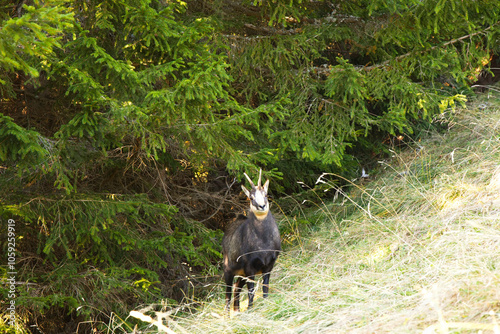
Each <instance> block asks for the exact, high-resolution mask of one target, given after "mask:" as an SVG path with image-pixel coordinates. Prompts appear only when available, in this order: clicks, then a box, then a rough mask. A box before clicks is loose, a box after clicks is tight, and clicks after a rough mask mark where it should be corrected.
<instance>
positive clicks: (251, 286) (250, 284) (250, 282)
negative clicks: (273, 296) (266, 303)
mask: <svg viewBox="0 0 500 334" xmlns="http://www.w3.org/2000/svg"><path fill="white" fill-rule="evenodd" d="M247 288H248V308H250V307H252V305H253V297H254V296H255V276H253V275H252V276H249V277H248V278H247Z"/></svg>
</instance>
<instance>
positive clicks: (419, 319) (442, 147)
mask: <svg viewBox="0 0 500 334" xmlns="http://www.w3.org/2000/svg"><path fill="white" fill-rule="evenodd" d="M447 117H448V119H451V120H452V121H451V123H449V129H448V130H447V131H444V132H443V131H441V132H439V133H438V132H432V133H429V135H428V136H427V138H426V139H424V140H422V141H420V142H415V143H411V144H410V145H409V147H406V148H404V149H402V150H394V152H393V157H392V158H390V159H388V160H385V161H379V167H378V169H377V170H373V171H371V172H370V174H371V175H370V179H368V180H365V181H364V182H360V181H359V180H358V181H355V182H354V183H353V184H352V187H350V188H351V190H350V191H349V192H348V193H344V192H343V191H342V189H337V188H335V184H333V183H330V181H329V179H333V177H332V176H330V175H323V176H322V177H321V178H320V179H319V182H320V183H323V185H324V186H325V187H327V188H328V187H330V191H336V192H337V195H338V196H337V198H336V200H335V201H334V202H333V203H332V202H323V203H322V204H321V205H319V206H317V207H316V208H313V209H309V210H308V211H305V213H302V214H300V215H297V216H295V217H290V216H282V217H280V218H281V219H280V220H281V223H280V224H281V227H282V229H283V230H287V231H292V232H291V233H292V235H287V238H288V239H294V241H293V245H291V246H288V247H286V249H285V250H286V251H285V252H284V253H283V254H282V255H281V256H280V258H279V260H278V264H277V267H276V268H275V270H274V271H273V273H272V275H271V294H270V297H269V298H268V299H266V300H263V299H262V298H259V297H260V295H261V293H262V292H261V290H260V291H259V292H258V295H257V301H256V305H255V307H254V308H253V309H251V310H248V311H247V310H245V307H243V312H241V313H238V314H232V313H231V317H230V318H229V319H228V318H226V317H225V316H224V311H223V309H224V295H223V286H222V280H221V282H220V285H217V286H213V287H212V293H211V294H210V297H209V298H208V299H206V300H203V301H199V300H197V301H193V305H195V306H191V308H190V307H188V306H185V307H182V308H177V309H175V310H171V311H169V312H167V313H164V314H163V316H164V320H165V321H164V324H166V325H167V326H168V328H169V330H171V331H173V332H175V333H278V332H279V333H346V332H349V333H421V332H423V333H468V332H471V333H472V332H474V333H477V332H480V331H482V333H500V325H499V323H500V261H499V259H500V93H498V92H496V91H495V90H493V89H492V90H490V92H489V93H488V94H484V95H481V96H479V97H478V98H476V99H475V100H474V101H471V102H469V103H468V105H467V108H461V109H458V110H457V111H455V112H454V113H452V114H450V115H448V116H447ZM437 121H438V120H437ZM277 210H278V209H277V206H274V211H277ZM300 226H302V227H300ZM304 226H305V227H304ZM258 288H259V289H260V286H259V287H258ZM244 292H245V295H246V289H245V291H244ZM245 299H246V297H244V301H245ZM142 311H143V313H147V312H146V310H142ZM151 315H153V318H154V317H155V316H157V315H159V313H157V314H156V315H154V314H151ZM153 328H154V326H153Z"/></svg>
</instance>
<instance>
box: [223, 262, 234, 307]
mask: <svg viewBox="0 0 500 334" xmlns="http://www.w3.org/2000/svg"><path fill="white" fill-rule="evenodd" d="M233 279H234V275H233V274H232V273H231V272H230V271H226V272H224V281H225V282H226V311H227V312H228V313H229V311H230V309H231V297H232V294H233Z"/></svg>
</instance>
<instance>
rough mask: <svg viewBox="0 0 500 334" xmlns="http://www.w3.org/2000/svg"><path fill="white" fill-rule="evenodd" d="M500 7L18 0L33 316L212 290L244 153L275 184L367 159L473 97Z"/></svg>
mask: <svg viewBox="0 0 500 334" xmlns="http://www.w3.org/2000/svg"><path fill="white" fill-rule="evenodd" d="M499 22H500V8H499V7H498V4H497V1H496V0H480V1H475V0H465V1H463V0H425V1H421V0H411V1H407V0H404V1H401V0H390V1H388V0H376V1H369V0H356V1H341V0H331V1H311V2H302V1H298V0H294V1H281V0H276V1H255V2H250V1H243V0H235V1H233V0H214V1H204V0H193V1H188V2H183V1H172V2H167V1H160V0H133V1H94V0H90V1H89V0H76V1H67V0H46V1H42V0H27V1H26V0H25V1H3V2H2V3H1V8H0V54H1V57H0V94H1V104H0V216H1V219H2V231H4V230H3V228H4V226H5V225H6V224H4V222H6V221H7V219H14V220H15V221H16V236H17V239H16V240H17V243H16V249H17V267H16V270H17V272H18V274H17V275H18V276H17V279H18V281H20V282H23V284H20V285H19V286H18V290H17V293H18V297H17V299H16V301H17V306H18V308H17V311H18V313H17V314H18V316H19V318H20V321H19V324H20V326H21V327H22V323H26V324H33V323H37V324H38V326H40V328H41V329H43V330H44V331H45V332H62V331H63V330H64V329H63V328H62V327H57V326H63V325H64V323H66V322H68V323H72V325H70V327H71V326H74V325H75V324H76V323H78V322H79V321H85V320H89V319H91V320H98V319H99V320H105V316H104V317H103V315H109V314H111V312H119V313H122V314H126V312H127V310H129V309H131V308H133V307H134V306H136V305H138V304H140V303H146V302H158V301H159V300H161V299H162V298H165V297H168V298H174V299H177V300H180V299H182V297H183V296H185V295H187V294H188V290H189V289H190V288H191V287H196V292H197V293H199V292H200V290H201V291H202V289H200V288H198V283H199V280H200V279H199V276H198V274H204V275H205V274H208V276H211V277H213V276H214V273H215V272H217V262H218V260H219V256H220V254H219V251H220V247H219V243H220V232H217V231H216V229H217V228H220V227H222V226H223V225H224V223H226V222H227V221H228V219H229V218H230V217H231V215H233V214H234V213H237V212H238V211H239V210H241V208H242V207H243V206H242V204H241V203H240V200H239V199H238V190H237V187H236V185H237V181H238V179H239V178H240V176H241V172H242V171H247V172H250V173H251V171H256V170H257V168H258V167H263V168H264V169H265V170H266V171H267V175H268V176H269V177H273V182H272V185H273V186H274V192H275V194H278V193H293V192H295V191H298V188H297V183H296V181H297V180H300V181H305V182H311V181H312V180H315V179H316V177H317V175H318V173H321V172H337V173H343V174H344V175H346V176H353V175H355V174H356V173H357V170H358V166H359V164H360V163H362V164H370V161H372V160H373V158H374V157H375V156H377V155H378V154H381V153H382V152H383V150H384V144H385V143H387V142H388V141H390V140H391V138H392V137H393V136H396V135H399V134H408V135H410V134H412V133H416V132H418V131H420V130H421V129H424V128H425V127H426V126H428V124H429V123H430V122H431V121H432V119H433V118H434V117H435V116H436V115H438V114H440V113H442V112H445V111H447V110H448V109H449V108H451V107H453V105H454V104H455V103H457V102H463V101H464V98H465V96H464V95H467V94H469V93H471V90H470V85H471V84H472V83H473V82H475V81H476V80H477V79H478V76H479V75H480V72H481V70H483V69H484V68H485V67H487V66H488V64H489V62H490V60H491V57H492V56H493V54H494V53H495V52H498V49H496V48H498V45H499V43H498V39H499V37H498V36H499V35H498V33H499V32H500V24H499ZM349 173H351V174H349ZM283 175H286V177H283V178H282V179H280V176H283ZM235 177H236V179H235ZM207 227H210V228H207ZM6 235H7V234H6V233H4V232H2V233H1V237H0V238H1V241H2V251H3V252H4V251H5V250H6V249H7V243H6V240H7V237H6ZM5 253H7V252H6V251H5ZM2 261H6V260H2ZM1 268H2V269H1V270H2V273H3V275H4V276H5V277H7V271H8V270H7V267H5V266H4V263H2V267H1ZM215 279H217V278H215ZM68 281H71V282H74V284H71V285H68V284H67V282H68ZM95 291H99V294H96V293H95ZM6 293H7V292H5V293H4V294H2V303H4V302H6V301H7V297H6V295H7V294H6ZM109 296H112V297H111V298H110V297H109ZM53 319H58V321H53ZM62 319H63V321H61V320H62ZM87 325H88V326H90V327H92V326H98V324H97V323H95V324H90V325H89V324H87ZM1 326H2V325H1V322H0V328H2V327H1ZM70 327H68V328H67V330H71V329H73V330H74V328H73V327H71V328H70ZM90 327H89V328H90Z"/></svg>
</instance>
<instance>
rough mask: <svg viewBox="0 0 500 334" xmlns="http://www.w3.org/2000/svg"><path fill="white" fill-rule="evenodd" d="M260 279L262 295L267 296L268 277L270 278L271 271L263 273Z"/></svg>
mask: <svg viewBox="0 0 500 334" xmlns="http://www.w3.org/2000/svg"><path fill="white" fill-rule="evenodd" d="M262 276H263V279H262V296H263V297H264V298H267V294H268V293H269V279H270V278H271V272H267V273H265V274H264V275H262Z"/></svg>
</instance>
